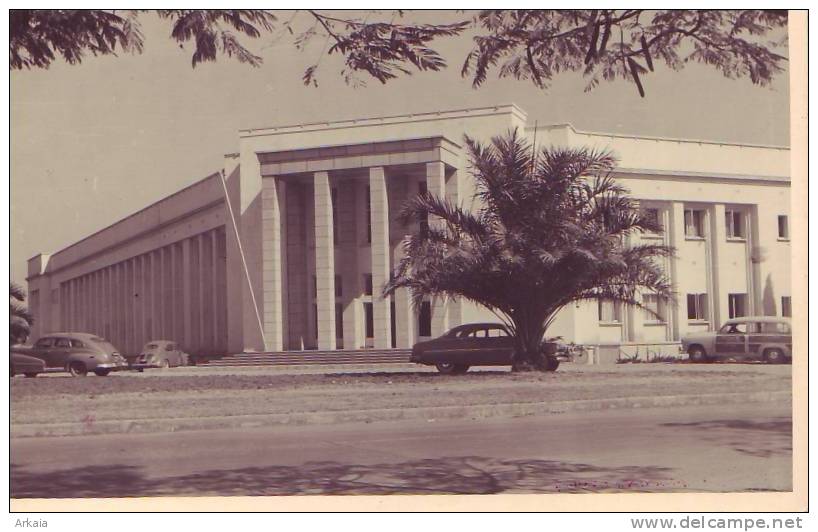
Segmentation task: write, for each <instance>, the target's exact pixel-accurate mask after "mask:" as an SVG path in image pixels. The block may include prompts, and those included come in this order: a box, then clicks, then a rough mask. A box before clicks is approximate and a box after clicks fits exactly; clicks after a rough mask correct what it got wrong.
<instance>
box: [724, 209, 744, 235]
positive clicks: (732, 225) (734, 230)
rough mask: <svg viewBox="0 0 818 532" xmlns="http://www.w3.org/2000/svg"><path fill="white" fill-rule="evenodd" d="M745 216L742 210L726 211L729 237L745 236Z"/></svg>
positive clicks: (725, 216) (726, 226) (725, 219)
mask: <svg viewBox="0 0 818 532" xmlns="http://www.w3.org/2000/svg"><path fill="white" fill-rule="evenodd" d="M743 222H744V217H743V216H742V214H741V212H740V211H724V224H725V230H726V232H727V238H744V223H743Z"/></svg>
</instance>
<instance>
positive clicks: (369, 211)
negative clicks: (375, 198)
mask: <svg viewBox="0 0 818 532" xmlns="http://www.w3.org/2000/svg"><path fill="white" fill-rule="evenodd" d="M366 243H367V244H371V243H372V198H371V196H370V193H369V189H368V188H367V189H366Z"/></svg>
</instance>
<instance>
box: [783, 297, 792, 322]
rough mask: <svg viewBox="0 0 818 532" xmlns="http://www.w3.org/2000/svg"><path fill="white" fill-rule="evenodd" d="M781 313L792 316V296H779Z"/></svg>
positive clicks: (788, 316)
mask: <svg viewBox="0 0 818 532" xmlns="http://www.w3.org/2000/svg"><path fill="white" fill-rule="evenodd" d="M781 315H782V316H785V317H787V318H792V298H791V297H790V296H781Z"/></svg>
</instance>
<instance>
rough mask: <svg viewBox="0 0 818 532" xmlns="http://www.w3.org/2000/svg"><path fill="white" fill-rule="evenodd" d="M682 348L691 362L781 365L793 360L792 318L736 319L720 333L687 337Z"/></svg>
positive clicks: (729, 321) (759, 317)
mask: <svg viewBox="0 0 818 532" xmlns="http://www.w3.org/2000/svg"><path fill="white" fill-rule="evenodd" d="M681 349H682V351H684V352H686V353H687V354H688V356H689V358H690V361H691V362H708V361H712V360H716V359H718V358H733V359H744V360H747V359H756V360H763V361H765V362H769V363H771V364H781V363H784V362H787V361H791V360H792V328H791V325H790V320H789V319H787V318H780V317H776V316H750V317H743V318H734V319H730V320H727V321H726V322H725V323H724V325H723V326H722V327H721V328H720V329H719V330H718V331H708V332H702V333H696V334H688V335H685V336H684V337H683V338H682V345H681Z"/></svg>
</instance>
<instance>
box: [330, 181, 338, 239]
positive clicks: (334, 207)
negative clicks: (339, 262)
mask: <svg viewBox="0 0 818 532" xmlns="http://www.w3.org/2000/svg"><path fill="white" fill-rule="evenodd" d="M330 196H331V198H332V242H333V244H334V245H336V246H337V245H338V189H337V188H333V189H332V190H331V191H330Z"/></svg>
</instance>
